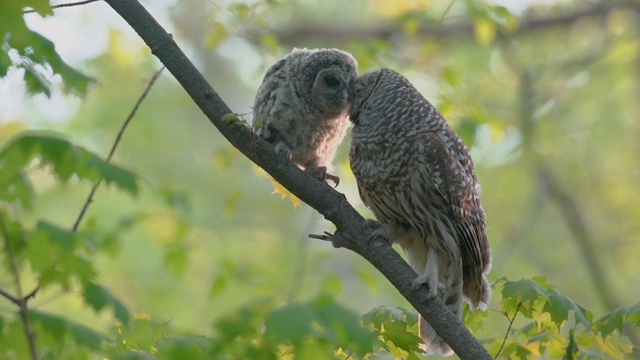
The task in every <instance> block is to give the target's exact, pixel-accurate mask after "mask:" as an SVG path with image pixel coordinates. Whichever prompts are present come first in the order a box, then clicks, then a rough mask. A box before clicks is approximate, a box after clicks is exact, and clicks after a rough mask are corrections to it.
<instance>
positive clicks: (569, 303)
mask: <svg viewBox="0 0 640 360" xmlns="http://www.w3.org/2000/svg"><path fill="white" fill-rule="evenodd" d="M542 311H545V312H548V313H549V314H550V315H551V321H553V322H554V323H555V324H556V326H558V328H559V327H560V325H562V322H564V321H565V320H568V317H569V311H573V312H574V315H575V320H576V323H582V324H583V325H584V326H585V327H586V328H587V329H589V328H591V320H592V318H593V315H592V314H591V312H590V311H589V310H587V309H585V308H583V307H582V306H580V305H578V304H576V303H575V302H573V300H571V299H569V298H568V297H566V296H565V295H564V294H562V293H560V292H559V291H557V290H555V289H549V290H548V299H547V302H546V304H545V305H544V308H543V309H542Z"/></svg>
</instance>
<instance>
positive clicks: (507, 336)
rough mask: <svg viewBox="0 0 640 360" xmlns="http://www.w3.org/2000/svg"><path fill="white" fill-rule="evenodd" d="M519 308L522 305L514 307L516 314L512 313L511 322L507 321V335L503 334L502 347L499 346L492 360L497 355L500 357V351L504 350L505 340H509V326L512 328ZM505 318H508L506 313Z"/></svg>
mask: <svg viewBox="0 0 640 360" xmlns="http://www.w3.org/2000/svg"><path fill="white" fill-rule="evenodd" d="M520 306H522V303H520V302H519V303H518V306H517V307H516V312H514V313H513V317H512V318H511V320H509V327H508V328H507V333H506V334H504V339H503V340H502V345H500V349H498V352H497V353H496V356H494V357H493V358H494V359H497V358H498V355H500V353H501V352H502V349H503V348H504V344H506V343H507V339H508V338H509V333H510V332H511V326H513V321H514V320H515V319H516V315H518V310H520ZM505 316H506V317H507V319H508V318H509V315H508V314H507V313H505Z"/></svg>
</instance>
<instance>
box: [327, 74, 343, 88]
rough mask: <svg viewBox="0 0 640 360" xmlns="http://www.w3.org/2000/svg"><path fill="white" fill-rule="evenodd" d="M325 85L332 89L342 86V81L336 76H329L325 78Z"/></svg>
mask: <svg viewBox="0 0 640 360" xmlns="http://www.w3.org/2000/svg"><path fill="white" fill-rule="evenodd" d="M324 84H325V85H327V86H328V87H330V88H334V87H338V86H340V79H338V78H337V77H335V76H327V77H325V78H324Z"/></svg>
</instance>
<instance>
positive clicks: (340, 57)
mask: <svg viewBox="0 0 640 360" xmlns="http://www.w3.org/2000/svg"><path fill="white" fill-rule="evenodd" d="M357 66H358V64H357V62H356V60H355V59H354V58H353V56H351V54H349V53H346V52H344V51H340V50H337V49H312V50H309V49H293V51H292V52H291V53H290V54H288V55H287V56H286V57H285V58H284V59H281V60H279V61H278V62H276V63H275V64H273V65H272V66H271V67H270V68H269V69H268V70H267V73H266V74H265V76H264V79H263V80H262V85H260V88H259V89H258V93H257V94H256V98H255V101H254V105H253V114H254V115H253V130H254V131H255V132H256V134H258V135H259V136H261V137H262V138H264V139H265V140H267V141H269V142H270V143H272V144H274V145H275V151H276V152H277V153H280V154H283V155H284V156H286V157H287V158H288V159H291V161H293V163H295V164H296V165H298V166H299V167H301V168H302V169H309V170H311V171H313V172H314V173H316V174H320V175H321V176H322V177H323V178H324V179H331V180H332V181H334V182H335V183H336V185H337V184H338V181H339V179H338V178H337V177H336V176H333V175H331V174H329V173H327V171H332V165H331V162H332V161H333V157H334V156H335V154H336V150H337V148H338V145H340V142H342V139H343V138H344V135H345V133H346V131H347V127H348V126H349V121H348V110H349V109H348V108H349V102H348V100H349V94H348V91H349V89H350V88H351V85H352V82H353V81H354V80H355V78H356V77H357V75H358V74H357V70H356V69H357Z"/></svg>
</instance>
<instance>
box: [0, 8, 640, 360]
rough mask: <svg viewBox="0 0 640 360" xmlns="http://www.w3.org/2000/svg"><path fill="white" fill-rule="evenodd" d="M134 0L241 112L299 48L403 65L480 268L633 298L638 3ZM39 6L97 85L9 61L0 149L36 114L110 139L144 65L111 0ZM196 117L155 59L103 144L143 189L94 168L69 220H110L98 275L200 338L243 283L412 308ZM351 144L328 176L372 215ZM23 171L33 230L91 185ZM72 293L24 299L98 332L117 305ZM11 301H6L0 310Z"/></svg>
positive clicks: (99, 141)
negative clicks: (427, 113) (444, 148)
mask: <svg viewBox="0 0 640 360" xmlns="http://www.w3.org/2000/svg"><path fill="white" fill-rule="evenodd" d="M35 3H37V2H34V4H35ZM40 3H42V2H40ZM9 4H10V3H9V2H8V1H3V2H0V6H2V7H3V8H5V9H6V10H7V11H6V12H4V13H5V14H9V11H8V10H9V8H10V5H9ZM144 4H145V6H146V7H147V8H148V9H149V10H150V11H151V12H152V14H153V15H154V16H155V17H156V18H157V19H158V20H159V22H160V23H161V24H162V25H163V26H164V27H165V28H167V29H168V31H169V32H171V33H172V34H173V36H174V39H175V40H176V41H177V42H178V44H179V45H180V46H181V47H182V48H183V49H184V50H185V51H186V52H187V54H188V56H189V57H190V58H191V59H192V61H194V62H195V63H196V64H197V66H198V67H199V68H200V69H201V71H202V72H203V74H204V75H205V77H206V78H207V79H209V80H210V82H211V84H212V85H213V86H214V88H215V89H216V90H217V91H218V92H219V93H220V94H221V96H222V98H223V99H224V100H225V101H226V102H227V104H229V105H230V107H231V108H232V109H233V110H234V111H236V112H237V113H241V114H245V113H250V111H251V109H250V106H251V104H252V100H253V95H254V93H255V90H256V89H257V87H258V86H259V84H260V81H261V80H262V75H263V74H264V71H265V70H266V69H267V67H268V66H269V65H270V64H272V63H273V62H274V61H275V60H277V59H279V58H281V57H282V56H283V55H284V54H286V53H288V52H289V51H290V50H291V48H292V47H293V46H298V47H339V48H341V49H343V50H346V51H350V52H352V53H353V54H354V56H355V57H356V59H358V61H359V63H360V69H359V70H360V71H361V72H363V71H366V70H369V69H374V68H379V67H392V68H395V69H396V70H398V71H400V72H402V73H403V74H405V75H406V76H407V77H409V78H410V80H411V81H412V82H413V83H414V84H415V85H416V86H417V87H418V88H419V89H420V90H421V91H422V93H423V94H424V95H425V96H426V97H427V98H428V99H430V100H431V101H432V102H433V103H434V104H435V105H436V106H437V107H438V108H439V109H440V110H441V112H442V113H443V114H444V115H445V117H446V118H447V119H448V120H449V122H450V123H451V125H452V126H453V127H454V128H455V129H456V130H457V131H458V132H459V133H460V134H461V136H462V137H463V139H464V140H465V142H466V143H467V144H469V145H470V147H471V151H472V155H473V157H474V161H475V163H476V167H477V170H478V176H479V178H480V181H481V183H482V185H483V196H482V201H483V205H484V207H485V210H486V212H487V214H488V218H489V222H490V228H489V230H488V235H489V238H490V241H491V246H492V250H493V269H492V272H491V273H490V276H489V278H490V279H491V280H497V279H499V278H501V277H502V276H507V277H508V278H509V279H519V278H532V277H535V276H543V277H546V278H547V279H548V280H547V281H548V282H549V283H552V284H553V285H555V286H556V287H557V288H558V289H559V290H560V291H562V293H564V294H565V295H567V296H568V297H570V298H571V299H573V300H575V301H576V302H577V303H579V304H580V305H582V306H584V307H585V308H587V309H589V310H590V311H591V312H592V313H593V314H594V315H595V317H596V318H597V317H599V316H601V315H603V314H606V313H608V312H610V311H612V310H614V309H616V308H618V307H620V306H623V307H626V308H631V307H632V306H633V305H634V304H635V303H637V302H638V299H640V286H637V284H638V283H639V282H640V263H639V262H638V261H637V258H638V256H637V254H638V253H640V242H639V241H638V239H640V226H639V225H638V221H637V219H638V218H639V217H640V206H639V205H638V204H640V201H639V200H640V199H639V196H640V193H639V192H638V191H637V184H638V183H639V182H640V168H638V166H637V164H638V163H639V160H640V108H639V106H638V98H640V43H639V39H640V36H639V35H640V34H639V32H640V27H639V26H638V24H639V23H640V12H639V11H638V6H639V5H638V4H637V3H636V2H633V1H628V2H624V1H608V2H602V3H598V2H590V3H589V4H584V3H582V2H575V3H573V2H569V1H566V2H561V3H554V2H548V3H530V4H528V6H527V7H526V9H525V8H524V7H523V6H522V3H521V2H509V1H504V2H503V4H504V5H506V7H501V6H500V4H497V5H496V4H486V3H483V2H476V1H451V2H450V1H408V0H406V1H405V0H403V1H395V2H388V1H382V0H380V1H378V0H374V1H353V2H341V1H322V2H319V1H312V0H305V1H256V2H251V1H247V2H236V1H216V2H214V1H196V0H187V1H180V2H177V1H162V2H157V1H154V2H150V1H149V2H144ZM43 6H44V5H43ZM34 8H35V9H37V7H36V6H35V5H34ZM585 9H586V10H585ZM592 9H596V11H594V10H592ZM19 10H20V11H22V9H19ZM54 13H55V15H54V16H46V17H42V16H41V15H39V14H37V13H30V14H25V15H24V19H25V21H26V24H27V25H28V26H29V28H30V29H32V30H33V31H36V32H38V33H40V34H42V35H43V36H44V37H46V38H48V39H50V40H52V41H53V43H54V44H55V51H56V52H57V53H58V54H59V55H60V57H61V59H63V60H64V61H65V62H66V63H68V64H69V65H70V66H71V67H73V68H75V69H77V70H79V71H80V72H81V73H83V74H86V75H88V76H90V77H91V78H93V79H94V81H92V82H89V83H88V87H86V89H85V86H84V85H82V84H84V82H83V79H82V78H81V77H76V78H73V77H72V75H73V73H64V72H63V71H60V70H59V69H60V68H56V67H55V66H54V64H53V63H52V65H51V66H50V67H47V66H40V67H38V66H39V65H37V66H35V67H28V66H22V67H21V66H14V67H13V68H11V69H9V71H8V74H7V75H6V76H5V77H4V78H3V79H2V80H0V142H1V143H0V148H2V147H4V146H5V145H7V144H8V143H9V140H10V139H11V138H12V137H13V136H14V135H16V134H18V133H20V132H21V131H23V130H27V129H29V130H46V131H54V132H57V133H59V134H62V136H63V137H64V138H66V139H69V140H71V142H72V143H74V144H76V145H80V146H82V147H84V148H86V149H88V150H89V151H92V152H94V153H96V154H100V155H102V156H106V154H107V153H108V152H109V149H110V147H111V145H112V143H113V140H114V138H115V135H116V134H117V132H118V130H119V128H120V126H121V124H122V122H123V121H124V119H125V118H126V116H127V115H128V113H129V112H130V111H131V108H132V107H133V105H134V104H135V101H136V99H137V98H138V97H139V96H140V94H141V93H142V91H143V90H144V88H145V87H146V85H147V81H148V80H149V79H150V78H151V76H152V74H153V73H154V72H155V71H156V70H158V69H159V68H160V65H159V63H158V62H157V60H156V59H155V58H153V57H152V56H151V55H150V54H149V50H148V48H146V47H145V46H144V44H143V43H142V42H141V41H140V40H139V38H138V37H137V36H136V35H135V33H133V31H132V30H131V29H130V28H129V27H128V26H127V25H126V24H125V23H124V22H123V21H122V20H121V19H119V18H118V16H117V15H116V14H115V13H114V12H113V11H112V10H111V9H110V8H109V7H108V5H107V4H105V3H102V2H96V3H91V4H88V5H86V6H78V7H71V8H59V9H56V10H55V11H54ZM583 13H584V14H586V16H577V15H576V14H583ZM5 16H8V15H5ZM0 17H1V16H0ZM545 19H560V20H557V21H555V22H554V21H547V22H545V21H544V20H545ZM2 20H5V19H2V18H0V22H1V21H2ZM538 20H540V21H538ZM536 21H538V22H536ZM43 49H44V50H42V51H44V52H45V53H46V51H51V49H47V48H46V47H43ZM5 50H6V48H5ZM37 50H38V48H36V51H37ZM9 54H11V52H10V51H9ZM13 54H14V55H13V56H14V57H13V58H12V59H14V60H15V56H16V55H15V53H13ZM47 54H49V53H47ZM48 59H49V61H50V62H51V61H52V60H51V57H49V58H48ZM14 65H15V62H14ZM5 68H6V67H5ZM54 73H62V76H60V75H54ZM25 74H26V75H25ZM29 74H39V75H38V76H39V77H38V78H37V79H36V80H35V81H33V79H32V81H30V77H29ZM23 77H25V79H26V82H24V81H23ZM62 79H64V82H63V81H62ZM69 79H71V80H69ZM48 84H50V85H48ZM47 93H48V95H49V96H47ZM25 94H26V96H25ZM246 117H247V118H250V115H248V116H246ZM203 120H204V117H203V116H202V114H201V113H200V111H199V110H198V109H197V108H196V107H195V106H194V105H193V103H192V102H191V100H190V99H189V98H188V96H187V95H186V93H185V92H184V91H183V90H182V89H181V88H180V87H179V86H178V84H177V83H176V82H175V81H174V80H173V78H172V77H171V76H170V75H169V74H167V73H163V74H162V75H161V77H160V79H159V80H158V82H157V83H156V84H155V86H154V87H153V89H152V90H151V92H150V94H149V96H148V98H147V99H146V100H145V102H144V103H143V104H142V106H141V108H140V109H139V111H138V112H137V114H136V116H135V118H134V119H133V121H132V123H131V124H130V126H129V128H128V129H127V131H126V133H125V134H124V137H123V140H122V142H121V144H120V147H119V148H118V150H117V152H116V153H115V157H114V162H115V163H116V164H117V165H120V166H122V167H124V168H126V169H129V170H131V171H133V172H134V173H135V174H137V176H138V178H139V182H138V184H139V190H138V192H137V195H135V196H131V195H130V194H128V193H127V191H122V190H121V189H118V187H117V186H104V185H103V186H101V187H100V188H99V190H98V192H97V194H96V197H95V199H94V200H95V201H94V202H93V203H92V205H91V207H90V208H89V210H88V213H87V216H86V218H85V219H84V222H83V224H82V225H81V226H80V229H81V232H82V233H83V234H84V235H83V236H86V234H99V237H101V238H104V241H101V242H100V246H99V247H98V250H97V251H95V252H94V253H90V254H88V255H87V256H88V257H89V258H90V261H91V263H92V265H93V266H94V267H95V273H96V274H97V275H96V278H95V281H96V283H99V284H101V285H102V286H104V287H105V288H106V289H109V291H110V293H112V294H114V295H115V296H116V297H117V298H118V299H119V300H120V301H122V303H123V304H124V305H125V306H126V308H127V309H128V311H129V312H130V313H132V314H134V313H135V314H139V315H138V318H139V319H143V320H144V319H146V318H147V317H148V318H151V319H153V320H154V323H155V324H164V323H166V324H167V325H166V326H167V327H168V328H169V329H170V331H171V332H172V333H173V334H203V335H211V334H213V333H215V331H213V330H212V323H216V322H217V321H220V319H223V318H224V317H225V316H227V315H229V314H232V313H234V312H235V311H237V310H238V308H239V307H241V306H242V305H245V304H252V303H255V302H256V301H258V302H259V301H260V300H259V299H269V300H264V301H267V302H268V303H269V304H271V305H269V307H270V308H276V307H277V306H281V305H282V304H285V303H291V302H294V301H300V302H308V301H314V300H315V299H318V298H319V297H320V298H322V296H323V295H326V294H330V295H331V296H332V297H333V299H335V301H336V302H337V303H338V304H340V306H344V307H346V308H348V309H351V310H352V311H354V312H355V313H357V314H364V313H367V312H369V311H370V310H371V309H373V308H376V307H377V306H381V305H387V306H392V307H394V306H404V307H408V305H407V303H406V301H405V300H404V299H403V298H402V297H401V296H400V295H399V294H398V293H397V291H396V290H395V289H394V288H393V287H391V285H389V284H388V283H387V282H386V281H385V280H384V279H383V278H382V277H381V276H380V275H379V274H378V273H377V272H376V271H375V269H373V268H372V267H371V266H370V265H369V264H368V263H366V262H365V261H364V260H362V259H360V258H358V257H357V256H355V254H353V253H350V252H347V251H343V250H335V249H333V248H332V247H331V246H330V245H329V244H326V243H322V242H316V241H311V240H309V239H307V234H309V233H321V232H322V231H324V230H329V231H330V230H332V229H331V226H330V224H328V223H326V222H325V221H324V220H323V219H322V218H320V217H319V216H318V215H317V214H315V212H314V211H313V210H311V209H310V208H308V207H307V206H306V205H304V204H302V205H301V206H299V207H297V208H294V207H293V206H292V203H291V202H289V201H288V200H281V199H280V197H279V196H276V195H271V193H272V191H273V189H274V187H273V184H272V183H271V181H270V180H269V179H268V178H267V177H266V176H264V175H263V173H262V172H261V171H260V170H259V169H257V168H256V166H255V165H253V164H252V163H250V162H249V161H247V160H246V159H245V158H244V157H242V156H241V155H240V154H239V152H237V151H236V150H235V149H233V148H232V147H231V146H230V145H229V144H228V143H227V142H226V141H225V140H224V138H222V137H221V136H220V135H219V134H218V133H217V132H216V130H215V129H214V128H213V127H212V126H210V124H209V123H208V122H207V121H203ZM347 145H348V142H347V141H345V143H344V144H343V145H342V147H341V150H340V152H339V155H338V157H337V159H336V167H337V169H338V170H337V174H338V175H339V176H340V178H341V182H340V186H339V188H338V190H339V191H341V192H343V193H345V195H346V196H347V198H348V199H349V201H350V202H351V203H352V204H353V205H354V206H356V207H357V209H359V210H360V211H361V212H362V213H363V214H366V215H367V216H369V217H371V214H370V213H369V212H368V211H367V210H366V209H365V208H364V206H362V204H361V202H360V200H359V199H358V195H357V190H356V185H355V181H354V179H353V176H352V174H351V172H350V170H349V167H348V162H347V156H346V151H347ZM27 168H28V169H29V170H28V177H29V178H30V180H31V183H32V184H33V187H34V191H35V194H36V199H35V201H34V202H33V206H32V207H31V208H25V207H24V206H20V205H16V204H6V206H5V203H2V206H3V207H4V211H5V212H6V213H7V214H10V217H11V218H13V219H20V221H21V222H22V223H23V225H24V226H25V227H28V228H32V227H35V226H36V224H37V223H38V221H39V220H40V219H46V220H47V221H48V222H50V223H52V224H56V225H57V226H59V227H61V228H71V226H72V225H73V223H74V221H75V220H76V218H77V216H78V213H79V212H80V209H81V208H82V205H83V203H84V202H85V199H86V196H87V194H88V192H89V191H90V188H91V185H92V183H91V181H87V180H79V179H77V178H72V179H71V180H69V181H67V182H65V183H62V182H60V181H56V180H55V178H54V177H52V176H51V169H50V168H47V167H45V168H42V167H38V166H37V163H36V162H34V163H32V165H31V166H30V167H27ZM3 249H5V248H3ZM5 252H6V249H5ZM21 280H22V284H23V287H24V288H25V289H27V290H25V291H28V290H29V289H33V288H34V287H35V286H36V284H37V281H38V271H37V269H34V268H33V266H23V267H22V268H21ZM0 288H1V289H4V290H7V291H9V290H12V289H13V281H12V278H11V272H10V271H4V270H3V271H2V272H0ZM497 290H498V289H497ZM84 292H86V288H85V287H84V286H83V285H81V284H79V283H78V282H77V281H72V282H71V285H70V286H69V287H67V288H65V287H64V286H61V285H60V284H56V283H54V284H51V285H50V286H47V287H44V288H43V289H41V290H40V291H39V292H38V293H37V296H36V297H35V298H34V299H32V300H30V302H29V308H30V309H35V310H37V311H41V312H46V313H52V314H58V315H62V316H64V317H65V318H68V319H72V320H73V321H75V322H77V323H78V324H82V325H85V326H87V327H89V328H91V329H94V330H96V331H98V332H106V333H110V332H113V326H114V315H113V313H112V312H111V311H98V312H96V311H94V309H92V307H91V306H89V305H87V301H86V295H84ZM89 303H90V301H89ZM504 310H505V307H504V304H501V297H500V296H499V295H498V291H497V292H496V296H494V301H493V302H492V306H491V310H490V314H489V315H490V316H491V317H490V319H489V320H486V321H485V322H484V326H483V327H482V328H481V329H480V328H478V329H474V333H476V334H477V335H478V336H480V337H481V338H492V337H498V338H502V337H503V336H504V334H505V333H506V331H507V330H506V329H507V326H508V325H509V319H508V318H507V317H504V316H503V315H501V312H502V311H504ZM512 310H513V309H512ZM15 311H16V308H15V306H14V305H13V304H11V303H10V302H0V315H1V316H2V317H1V318H0V320H1V319H4V320H3V321H2V322H0V324H1V323H3V322H4V323H9V321H10V319H14V318H16V315H15ZM140 314H145V315H140ZM516 324H518V321H516ZM523 324H524V323H523ZM214 327H215V326H214ZM0 328H2V327H0ZM8 333H9V330H7V327H5V329H4V334H5V336H7V334H8ZM5 355H6V354H5ZM6 356H9V355H6ZM91 356H93V355H91ZM541 356H546V357H553V356H552V355H550V354H548V353H547V354H546V355H544V354H543V355H541Z"/></svg>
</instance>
